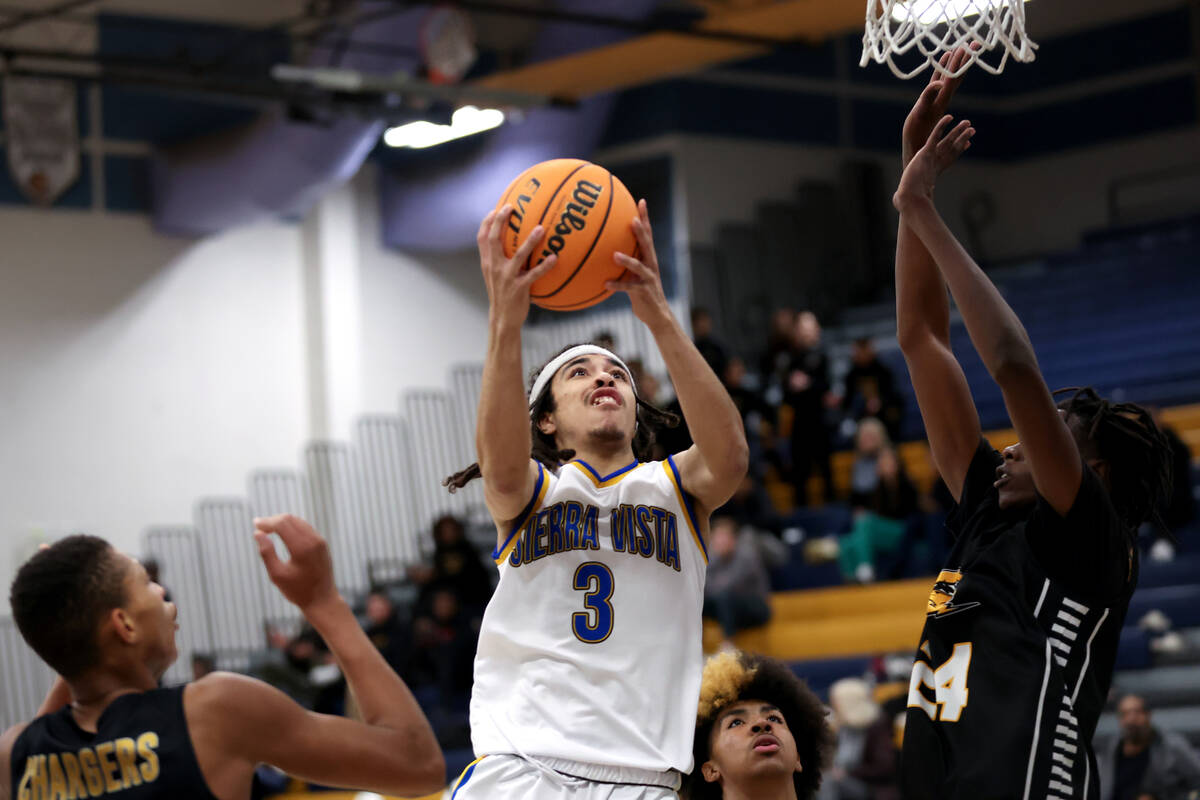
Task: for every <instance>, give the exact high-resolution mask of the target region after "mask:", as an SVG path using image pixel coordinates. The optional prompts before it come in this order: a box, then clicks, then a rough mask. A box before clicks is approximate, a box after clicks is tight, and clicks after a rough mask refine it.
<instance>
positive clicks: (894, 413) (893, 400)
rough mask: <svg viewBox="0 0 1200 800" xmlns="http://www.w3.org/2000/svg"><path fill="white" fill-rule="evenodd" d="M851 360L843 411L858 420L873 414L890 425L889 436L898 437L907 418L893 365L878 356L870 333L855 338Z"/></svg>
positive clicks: (887, 425) (886, 424) (843, 398)
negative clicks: (892, 368)
mask: <svg viewBox="0 0 1200 800" xmlns="http://www.w3.org/2000/svg"><path fill="white" fill-rule="evenodd" d="M850 360H851V362H852V365H851V367H850V371H849V372H847V373H846V379H845V391H844V392H843V394H842V401H841V402H842V412H843V413H844V414H845V415H846V416H847V417H849V418H850V419H852V420H854V421H855V422H858V421H859V420H861V419H863V418H864V417H874V418H875V419H878V420H879V421H881V422H882V423H883V425H884V427H885V428H887V431H888V435H889V436H891V437H892V438H893V439H896V438H898V437H899V436H900V424H901V423H902V422H903V421H904V401H903V400H902V399H901V397H900V393H899V392H898V391H897V390H896V377H895V375H894V374H893V373H892V370H891V368H890V367H888V366H887V365H886V364H884V363H883V362H882V361H880V360H879V354H878V353H877V352H876V351H875V343H874V342H873V341H871V339H870V337H862V338H859V339H855V341H854V345H853V349H852V350H851V351H850Z"/></svg>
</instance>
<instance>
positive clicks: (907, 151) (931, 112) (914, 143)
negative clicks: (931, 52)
mask: <svg viewBox="0 0 1200 800" xmlns="http://www.w3.org/2000/svg"><path fill="white" fill-rule="evenodd" d="M978 48H979V44H978V43H976V44H972V45H971V49H973V50H974V49H978ZM968 55H969V53H968V51H967V49H966V48H965V47H959V48H958V49H956V50H954V51H952V52H946V53H943V54H942V58H941V61H940V62H939V63H940V64H941V65H942V66H943V67H945V68H946V69H947V70H949V71H951V72H953V71H955V70H957V69H958V68H959V67H961V66H962V64H963V62H964V61H966V60H967V57H968ZM965 77H966V74H965V73H964V74H962V75H960V76H958V77H957V78H947V77H946V76H945V75H943V74H942V73H940V72H938V71H937V70H936V69H935V70H932V74H931V75H930V76H929V84H928V85H927V86H926V87H925V89H924V91H922V92H921V95H920V97H918V98H917V102H916V103H915V104H914V105H913V107H912V111H910V112H908V118H907V119H905V120H904V132H903V134H902V135H901V137H900V138H901V144H902V152H903V156H902V158H903V162H902V163H903V166H905V167H907V166H908V162H910V161H912V158H913V156H914V155H916V153H917V151H918V150H920V149H921V145H923V144H925V140H926V139H928V138H929V134H930V132H931V131H932V130H933V128H934V126H935V125H937V121H938V120H939V119H941V118H942V116H943V115H944V114H945V113H946V109H947V108H949V107H950V101H951V100H953V99H954V93H955V92H957V91H958V87H959V86H961V85H962V82H963V78H965Z"/></svg>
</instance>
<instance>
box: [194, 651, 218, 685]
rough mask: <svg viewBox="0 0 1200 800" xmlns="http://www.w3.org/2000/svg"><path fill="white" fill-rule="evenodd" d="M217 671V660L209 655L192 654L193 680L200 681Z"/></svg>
mask: <svg viewBox="0 0 1200 800" xmlns="http://www.w3.org/2000/svg"><path fill="white" fill-rule="evenodd" d="M216 671H217V660H216V659H215V658H213V657H212V656H211V655H209V654H208V653H192V680H194V681H198V680H200V679H201V678H203V677H204V676H205V675H208V674H209V673H210V672H216Z"/></svg>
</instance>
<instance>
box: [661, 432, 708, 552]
mask: <svg viewBox="0 0 1200 800" xmlns="http://www.w3.org/2000/svg"><path fill="white" fill-rule="evenodd" d="M659 463H661V464H662V468H663V472H665V473H667V478H668V479H670V481H671V485H672V486H674V487H675V496H676V497H677V498H679V505H680V506H682V507H683V511H684V515H683V516H684V519H686V520H687V526H688V530H690V531H691V532H692V538H693V539H695V540H696V546H697V547H699V548H700V554H701V555H703V556H704V563H705V564H707V563H708V548H707V547H705V546H704V537H703V536H701V535H700V521H699V520H698V519H697V518H696V508H695V504H694V503H693V501H692V496H691V495H690V494H688V493H687V492H685V491H684V490H683V484H682V482H681V481H680V478H679V469H678V467H676V466H675V459H674V458H672V457H671V456H667V460H666V461H662V462H659Z"/></svg>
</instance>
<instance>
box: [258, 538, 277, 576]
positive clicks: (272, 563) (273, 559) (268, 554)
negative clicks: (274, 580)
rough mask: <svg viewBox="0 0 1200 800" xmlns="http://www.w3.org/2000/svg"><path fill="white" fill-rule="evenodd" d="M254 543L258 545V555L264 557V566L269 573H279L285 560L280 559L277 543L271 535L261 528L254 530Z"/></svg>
mask: <svg viewBox="0 0 1200 800" xmlns="http://www.w3.org/2000/svg"><path fill="white" fill-rule="evenodd" d="M254 543H255V544H257V545H258V556H259V558H261V559H262V562H263V566H264V567H266V568H267V574H268V575H276V574H278V573H279V571H280V570H281V569H283V562H282V561H280V560H279V554H278V553H276V552H275V544H274V543H273V542H272V541H271V537H270V536H268V535H267V534H265V533H263V532H262V531H261V530H257V531H255V532H254Z"/></svg>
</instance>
